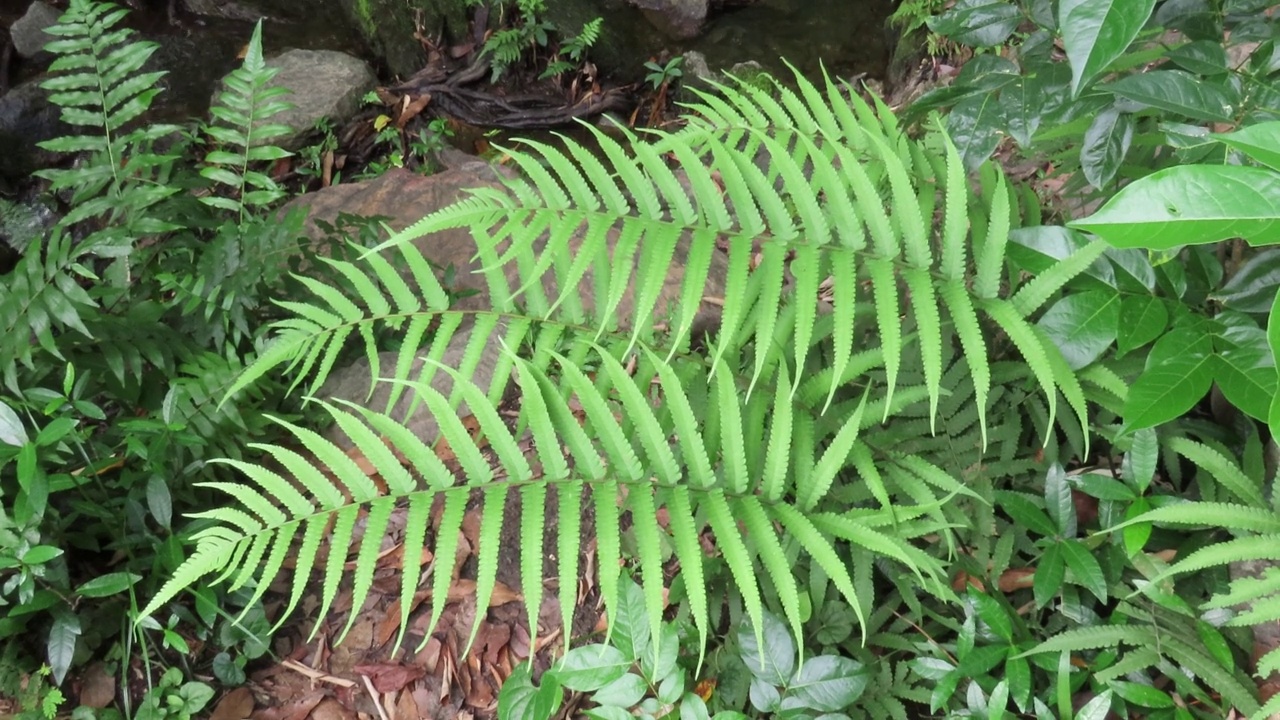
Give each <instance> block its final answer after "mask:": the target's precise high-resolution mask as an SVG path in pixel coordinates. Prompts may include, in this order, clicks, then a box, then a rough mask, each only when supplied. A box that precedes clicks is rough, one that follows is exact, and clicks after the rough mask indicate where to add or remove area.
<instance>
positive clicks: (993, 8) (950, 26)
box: [928, 0, 1022, 47]
mask: <svg viewBox="0 0 1280 720" xmlns="http://www.w3.org/2000/svg"><path fill="white" fill-rule="evenodd" d="M1021 20H1022V16H1021V14H1020V13H1019V12H1018V8H1017V7H1016V6H1015V5H1014V4H1013V3H1011V2H1006V1H1005V0H959V2H957V3H956V4H955V5H954V6H953V7H952V8H951V9H950V10H948V11H946V12H944V13H942V14H941V15H938V16H937V17H931V18H929V20H928V24H929V29H930V30H932V31H934V32H936V33H938V34H939V35H945V36H947V37H948V38H949V39H951V40H954V41H956V42H958V43H960V44H962V45H969V46H972V47H992V46H994V45H999V44H1000V43H1002V42H1004V41H1005V40H1006V39H1008V37H1009V34H1010V33H1012V32H1013V31H1014V30H1015V29H1017V27H1018V23H1019V22H1020V21H1021Z"/></svg>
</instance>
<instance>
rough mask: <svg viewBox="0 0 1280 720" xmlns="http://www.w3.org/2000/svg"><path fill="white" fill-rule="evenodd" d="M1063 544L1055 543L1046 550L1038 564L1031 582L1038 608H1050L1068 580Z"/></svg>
mask: <svg viewBox="0 0 1280 720" xmlns="http://www.w3.org/2000/svg"><path fill="white" fill-rule="evenodd" d="M1062 545H1063V543H1053V544H1051V545H1050V546H1049V547H1047V548H1045V551H1044V554H1043V555H1041V556H1040V562H1039V563H1037V564H1036V572H1035V577H1034V578H1033V579H1032V582H1031V591H1032V594H1033V595H1034V596H1035V600H1036V607H1041V608H1044V607H1048V606H1049V603H1050V602H1052V601H1053V599H1054V598H1055V597H1057V596H1058V592H1059V591H1061V590H1062V581H1063V579H1064V578H1066V575H1067V573H1066V566H1065V565H1064V564H1063V557H1062Z"/></svg>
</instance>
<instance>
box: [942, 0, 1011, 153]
mask: <svg viewBox="0 0 1280 720" xmlns="http://www.w3.org/2000/svg"><path fill="white" fill-rule="evenodd" d="M1002 4H1003V3H1002ZM1005 124H1006V121H1005V117H1004V108H1003V107H1002V106H1001V105H1000V102H999V99H998V96H996V95H991V94H989V93H983V94H980V95H973V96H971V97H967V98H965V99H964V100H961V101H960V102H958V103H956V105H955V107H953V108H951V112H950V113H948V114H947V134H949V135H950V136H951V140H952V142H954V143H955V144H956V149H958V150H959V151H960V157H961V158H962V159H963V160H964V167H965V169H966V170H968V171H970V172H972V171H974V170H976V169H977V168H978V166H979V165H981V164H982V162H983V161H984V160H986V159H987V158H988V157H990V156H991V153H992V152H993V151H994V150H995V149H996V145H999V144H1000V131H1001V130H1002V129H1003V128H1004V126H1005Z"/></svg>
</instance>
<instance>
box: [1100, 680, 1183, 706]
mask: <svg viewBox="0 0 1280 720" xmlns="http://www.w3.org/2000/svg"><path fill="white" fill-rule="evenodd" d="M1108 685H1109V686H1110V687H1111V689H1112V690H1113V691H1114V692H1115V694H1116V695H1119V696H1120V697H1121V698H1122V699H1123V700H1124V701H1125V702H1127V703H1129V704H1131V705H1137V706H1138V707H1144V708H1154V709H1160V708H1171V707H1173V698H1172V697H1170V696H1169V693H1168V692H1165V691H1163V690H1158V689H1156V688H1154V687H1151V686H1150V685H1145V684H1143V683H1137V682H1130V681H1128V680H1113V681H1111V682H1110V683H1108Z"/></svg>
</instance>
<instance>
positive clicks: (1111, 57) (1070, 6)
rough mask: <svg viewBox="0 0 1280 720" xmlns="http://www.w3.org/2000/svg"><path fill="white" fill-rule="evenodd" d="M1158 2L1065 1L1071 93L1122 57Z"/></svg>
mask: <svg viewBox="0 0 1280 720" xmlns="http://www.w3.org/2000/svg"><path fill="white" fill-rule="evenodd" d="M1155 4H1156V3H1155V0H1061V2H1060V3H1059V5H1058V27H1060V28H1062V44H1063V45H1064V46H1066V50H1067V60H1069V61H1070V62H1071V92H1072V94H1074V95H1079V94H1080V89H1081V88H1082V87H1084V86H1085V84H1086V83H1088V82H1089V80H1091V79H1093V78H1094V77H1096V76H1097V75H1098V74H1099V73H1101V72H1102V71H1103V70H1105V69H1106V67H1107V66H1108V65H1110V64H1111V63H1112V62H1113V61H1115V59H1116V58H1118V57H1120V55H1122V54H1123V53H1124V51H1125V49H1127V48H1128V47H1129V44H1130V43H1132V42H1133V39H1134V38H1135V37H1137V35H1138V31H1140V30H1142V26H1143V25H1144V24H1145V23H1146V22H1147V18H1149V17H1150V16H1151V11H1152V9H1153V8H1155Z"/></svg>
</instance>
